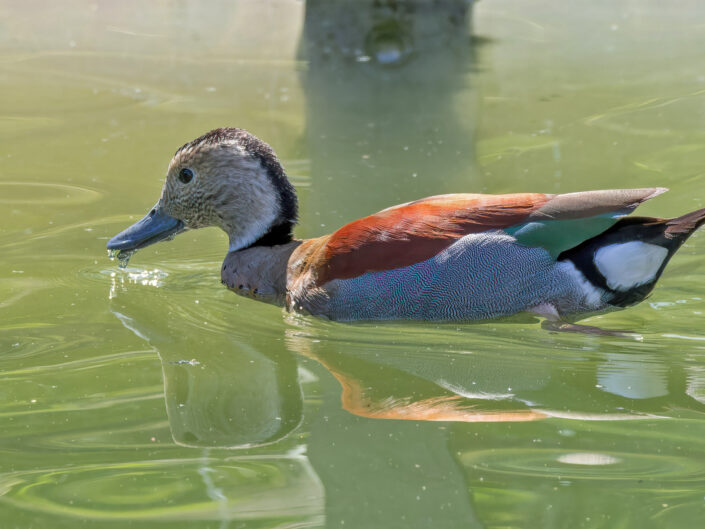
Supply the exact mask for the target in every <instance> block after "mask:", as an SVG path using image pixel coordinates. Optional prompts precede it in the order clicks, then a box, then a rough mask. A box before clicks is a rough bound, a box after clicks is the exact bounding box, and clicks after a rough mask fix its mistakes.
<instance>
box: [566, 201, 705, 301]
mask: <svg viewBox="0 0 705 529" xmlns="http://www.w3.org/2000/svg"><path fill="white" fill-rule="evenodd" d="M703 224H705V209H700V210H698V211H693V212H692V213H688V214H686V215H683V216H681V217H677V218H674V219H660V218H652V217H625V218H623V219H620V220H619V221H618V222H617V223H616V224H615V225H614V226H612V227H611V228H609V229H608V230H606V231H605V232H603V233H601V234H599V235H597V236H595V237H593V238H591V239H588V240H587V241H585V242H583V243H582V244H580V245H579V246H576V247H575V248H571V249H570V250H567V251H565V252H563V253H562V254H561V255H560V256H559V257H558V259H559V260H569V261H571V262H572V263H573V264H574V265H575V267H576V268H577V269H578V270H580V271H581V272H582V273H583V275H584V276H585V278H586V279H587V280H588V281H590V283H592V284H593V285H594V286H596V287H598V288H601V289H603V290H604V291H605V292H606V296H605V299H606V300H607V302H608V303H609V304H611V305H614V306H620V307H626V306H628V305H633V304H635V303H638V302H640V301H642V300H643V299H644V298H646V296H648V295H649V293H650V292H651V290H652V289H653V287H654V285H655V284H656V281H657V280H658V279H659V277H661V274H662V273H663V270H664V268H665V267H666V265H667V264H668V261H669V260H670V259H671V257H672V256H673V255H674V254H675V253H676V251H677V250H678V248H680V247H681V245H682V244H683V243H684V242H685V241H686V239H688V237H690V235H691V234H692V233H693V232H694V231H695V230H697V229H698V228H699V227H700V226H701V225H703Z"/></svg>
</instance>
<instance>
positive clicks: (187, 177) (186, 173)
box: [179, 167, 193, 184]
mask: <svg viewBox="0 0 705 529" xmlns="http://www.w3.org/2000/svg"><path fill="white" fill-rule="evenodd" d="M192 178H193V171H192V170H191V169H189V168H188V167H184V168H183V169H181V171H179V180H181V181H182V182H183V183H184V184H188V183H189V182H190V181H191V179H192Z"/></svg>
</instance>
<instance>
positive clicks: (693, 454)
mask: <svg viewBox="0 0 705 529" xmlns="http://www.w3.org/2000/svg"><path fill="white" fill-rule="evenodd" d="M60 4H62V5H59V3H52V2H41V1H40V2H26V3H20V2H14V3H13V2H6V3H2V4H0V94H1V95H2V97H1V98H0V205H1V206H2V214H3V215H2V217H3V220H2V222H1V223H0V527H2V529H9V528H22V529H29V528H52V529H53V528H57V529H59V528H74V527H86V528H123V527H130V528H146V527H149V528H152V527H169V528H177V529H178V528H192V527H198V528H230V529H235V528H246V529H250V528H257V529H259V528H262V529H264V528H272V527H277V528H303V527H331V528H332V527H345V528H356V529H357V528H361V529H369V528H385V529H386V528H397V527H398V528H434V529H435V528H453V529H455V528H460V527H463V528H526V529H535V528H561V529H562V528H571V529H572V528H610V529H612V528H669V529H670V528H688V529H690V528H693V527H699V526H700V525H701V524H702V521H703V520H704V519H705V445H704V444H703V439H704V438H705V333H703V321H704V318H705V315H704V313H705V279H703V272H705V234H704V233H702V232H701V233H699V234H695V235H694V236H693V237H692V238H691V239H690V240H689V242H688V244H687V245H686V246H685V247H683V248H682V249H681V251H680V252H679V253H678V255H677V256H676V258H674V260H673V261H672V263H671V264H670V265H669V267H668V269H667V271H666V273H665V275H664V277H663V278H662V280H661V281H660V283H659V286H658V287H657V288H656V290H655V291H654V293H653V295H652V297H651V298H650V299H649V300H647V301H646V302H644V303H642V304H641V305H639V306H637V307H634V308H630V309H628V310H625V311H622V312H619V313H613V314H608V315H602V316H598V317H594V318H591V319H589V320H586V323H588V324H592V325H599V326H602V327H606V328H612V329H632V330H635V331H637V332H639V333H640V334H641V335H642V336H643V341H635V340H627V339H619V338H610V337H599V336H583V335H570V334H550V333H548V332H546V331H544V330H542V329H541V328H540V327H539V325H538V324H537V322H535V321H530V320H518V321H510V322H490V323H484V324H476V325H437V324H420V323H415V324H404V323H392V324H383V325H374V324H357V325H343V324H334V323H329V322H325V321H319V320H315V319H311V318H308V317H301V316H296V315H287V314H284V313H283V312H282V311H281V310H280V309H278V308H276V307H272V306H268V305H265V304H259V303H257V302H255V301H251V300H248V299H243V298H239V297H236V296H235V295H233V294H232V293H230V292H228V291H226V290H225V289H224V288H223V287H222V286H221V285H220V282H219V266H220V262H221V260H222V258H223V256H224V253H225V251H226V247H227V239H226V237H225V235H224V234H222V233H219V232H218V231H217V230H215V229H209V230H201V231H198V232H194V231H190V232H187V233H185V234H183V235H181V236H179V237H178V238H177V239H176V240H175V241H173V242H170V243H165V244H161V245H158V246H155V247H151V248H148V249H145V250H142V251H140V252H139V253H137V254H136V255H135V256H134V257H133V258H132V261H131V262H130V265H129V267H128V268H126V269H124V270H121V269H118V267H117V264H116V262H111V261H109V260H108V259H107V257H106V252H105V243H106V241H107V239H108V238H109V237H110V236H112V235H113V234H115V233H117V232H118V231H119V230H121V229H123V228H124V227H125V226H127V225H128V224H130V223H131V222H133V221H134V220H136V219H137V218H139V217H141V216H142V215H143V214H144V213H145V212H146V211H148V209H149V208H150V207H151V206H152V205H153V204H154V202H155V201H156V200H157V198H158V196H159V191H160V188H161V183H162V182H161V179H162V178H163V176H164V173H165V169H166V165H167V163H168V161H169V159H170V157H171V155H172V153H173V152H174V150H175V149H176V148H177V147H178V146H180V145H181V144H182V143H184V142H186V141H188V140H190V139H192V138H194V137H196V136H197V135H199V134H201V133H203V132H205V131H207V130H209V129H211V128H214V127H218V126H239V127H243V128H247V129H249V130H251V131H252V132H254V133H255V134H257V135H258V136H260V137H262V138H263V139H265V140H266V141H268V142H269V143H270V144H272V145H273V146H274V148H275V149H276V150H277V152H278V154H279V156H280V157H281V159H282V162H283V163H284V165H285V167H286V168H287V171H288V173H289V175H290V177H291V179H292V181H293V182H294V183H295V185H296V187H297V189H298V192H299V195H300V198H301V219H302V220H301V224H300V226H299V228H298V231H297V235H298V236H300V237H311V236H317V235H321V234H324V233H327V232H329V231H330V230H333V229H335V228H336V227H338V226H340V225H341V224H343V223H345V222H347V221H350V220H352V219H355V218H358V217H359V216H362V215H366V214H369V213H371V212H374V211H376V210H378V209H381V208H384V207H387V206H389V205H392V204H396V203H400V202H404V201H408V200H413V199H415V198H419V197H421V196H425V195H429V194H439V193H448V192H491V193H500V192H512V191H543V192H567V191H576V190H582V189H597V188H605V187H607V188H609V187H630V186H667V187H670V188H671V192H670V193H668V194H666V195H664V196H661V197H659V198H657V199H655V200H654V201H653V202H651V203H649V204H647V205H645V206H643V208H642V210H643V212H644V213H645V214H651V215H659V216H675V215H677V214H681V213H684V212H686V211H690V210H692V209H696V208H701V207H704V206H705V169H703V167H705V128H704V127H703V123H705V69H704V68H703V65H704V64H705V63H704V62H703V59H705V55H704V54H703V50H705V5H703V4H702V2H699V1H696V0H692V1H682V2H660V1H656V0H653V1H639V2H612V1H609V0H596V1H592V2H580V3H578V2H560V1H548V0H543V1H537V2H521V1H519V0H483V1H481V2H479V3H478V4H476V5H475V6H474V7H473V8H471V9H469V10H468V12H463V8H462V5H461V6H458V5H456V2H452V1H447V2H441V3H440V4H438V5H434V6H433V7H426V8H423V7H421V6H417V7H416V8H415V9H411V10H406V9H405V8H399V9H398V10H397V11H394V10H393V9H392V8H391V7H385V5H388V4H389V5H391V4H394V3H393V2H392V3H387V2H381V3H378V4H379V5H381V7H377V8H369V6H368V7H365V6H364V5H361V4H360V3H358V4H356V6H355V7H349V6H352V4H342V5H341V4H334V3H331V2H320V1H319V2H316V1H313V0H312V1H311V2H309V3H308V4H304V3H302V2H298V1H295V0H286V1H284V0H282V1H271V2H255V1H242V2H220V3H216V2H210V3H209V4H208V5H209V7H208V8H206V7H205V4H203V3H199V2H195V1H182V2H152V3H143V2H136V1H123V2H99V3H95V4H90V3H86V2H79V1H75V2H72V3H66V2H61V3H60ZM428 5H430V4H428ZM470 11H472V12H470Z"/></svg>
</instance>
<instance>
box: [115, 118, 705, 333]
mask: <svg viewBox="0 0 705 529" xmlns="http://www.w3.org/2000/svg"><path fill="white" fill-rule="evenodd" d="M665 191H667V189H666V188H663V187H650V188H642V189H613V190H595V191H580V192H571V193H564V194H549V193H512V194H497V195H493V194H475V193H463V194H447V195H438V196H431V197H426V198H422V199H419V200H415V201H413V202H408V203H405V204H400V205H396V206H392V207H389V208H387V209H384V210H382V211H379V212H377V213H374V214H372V215H370V216H367V217H364V218H361V219H358V220H354V221H352V222H350V223H348V224H346V225H344V226H343V227H341V228H339V229H338V230H337V231H335V232H333V233H331V234H328V235H323V236H321V237H316V238H312V239H306V240H301V239H296V238H295V237H294V234H293V230H294V227H295V225H296V222H297V218H298V202H297V195H296V191H295V189H294V186H293V185H292V184H291V182H290V181H289V179H288V178H287V175H286V173H285V171H284V168H283V167H282V164H281V163H280V161H279V159H278V158H277V156H276V154H275V153H274V151H273V150H272V148H271V147H270V146H269V145H268V144H266V143H265V142H264V141H262V140H260V139H259V138H257V137H256V136H254V135H253V134H251V133H249V132H247V131H245V130H243V129H239V128H219V129H215V130H211V131H210V132H207V133H206V134H204V135H202V136H200V137H198V138H196V139H194V140H192V141H190V142H188V143H186V144H184V145H183V146H182V147H180V148H179V149H178V150H177V151H176V153H175V154H174V156H173V158H172V159H171V162H170V163H169V166H168V169H167V174H166V180H165V183H164V186H163V189H162V193H161V197H160V198H159V200H158V201H157V203H156V205H155V206H154V207H153V208H152V209H151V210H150V211H149V213H148V214H147V215H146V216H145V217H144V218H142V219H141V220H139V221H138V222H136V223H135V224H134V225H132V226H130V227H128V228H127V229H125V230H124V231H122V232H120V233H118V234H117V235H115V236H114V237H113V238H111V239H110V240H109V242H108V244H107V247H108V250H110V251H112V252H113V253H115V252H119V256H128V255H130V254H132V253H133V252H135V251H136V250H138V249H141V248H144V247H147V246H149V245H151V244H154V243H157V242H159V241H163V240H167V239H171V238H173V237H174V236H175V235H177V234H178V233H181V232H183V231H185V230H187V229H197V228H204V227H208V226H217V227H219V228H221V229H222V230H223V231H225V233H226V234H227V236H228V240H229V249H228V253H227V255H226V257H225V260H224V262H223V265H222V269H221V280H222V283H223V284H224V285H226V286H227V288H228V289H230V290H232V291H233V292H235V293H236V294H239V295H241V296H245V297H249V298H253V299H256V300H259V301H264V302H268V303H272V304H275V305H279V306H282V307H284V308H285V309H286V310H287V311H290V312H297V313H303V314H306V315H312V316H319V317H323V318H327V319H330V320H335V321H346V322H349V321H375V320H432V321H476V320H488V319H494V318H502V317H508V316H512V315H515V314H519V313H529V314H532V315H534V316H541V317H542V318H543V320H544V321H545V322H554V323H556V325H554V327H555V329H557V330H576V329H577V330H584V329H583V328H581V327H580V326H571V325H577V324H575V323H574V322H575V321H577V320H579V319H581V318H583V317H585V316H586V315H590V314H594V313H598V312H605V311H609V310H616V309H621V308H624V307H628V306H631V305H634V304H636V303H639V302H640V301H642V300H644V299H645V298H646V297H647V296H648V295H649V294H650V293H651V291H652V290H653V288H654V285H655V284H656V282H657V280H658V279H659V277H660V276H661V274H662V272H663V270H664V268H665V266H666V264H667V263H668V262H669V260H670V259H671V257H672V256H673V255H674V253H675V252H676V251H677V250H678V248H679V247H680V246H681V245H682V244H683V242H685V240H686V239H687V238H688V237H689V236H690V235H691V234H692V233H693V232H694V231H695V230H696V229H697V228H698V227H700V226H701V225H702V224H703V222H705V209H699V210H697V211H693V212H691V213H688V214H686V215H683V216H680V217H677V218H653V217H637V216H629V214H630V213H632V212H633V211H634V210H635V209H636V208H637V206H639V205H640V204H641V203H643V202H645V201H646V200H649V199H651V198H654V197H656V196H658V195H660V194H661V193H664V192H665ZM571 322H573V323H571Z"/></svg>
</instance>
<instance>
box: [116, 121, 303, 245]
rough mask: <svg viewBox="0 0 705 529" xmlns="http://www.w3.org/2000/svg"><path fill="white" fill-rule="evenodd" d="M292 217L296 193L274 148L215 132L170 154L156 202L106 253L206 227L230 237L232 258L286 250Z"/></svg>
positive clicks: (235, 132)
mask: <svg viewBox="0 0 705 529" xmlns="http://www.w3.org/2000/svg"><path fill="white" fill-rule="evenodd" d="M296 216H297V200H296V192H295V190H294V187H293V186H292V185H291V183H290V182H289V180H288V178H287V177H286V174H285V173H284V169H283V168H282V166H281V164H280V163H279V160H278V159H277V157H276V155H275V154H274V151H273V150H272V148H271V147H270V146H269V145H267V144H266V143H264V142H263V141H261V140H259V139H258V138H256V137H255V136H253V135H252V134H250V133H248V132H247V131H245V130H242V129H235V128H223V129H215V130H212V131H210V132H208V133H207V134H204V135H203V136H201V137H199V138H196V139H195V140H193V141H191V142H189V143H187V144H185V145H184V146H183V147H181V148H180V149H179V150H178V151H176V154H174V157H173V158H172V160H171V162H170V163H169V168H168V170H167V175H166V182H165V183H164V188H163V189H162V195H161V197H160V198H159V201H158V202H157V203H156V204H155V206H154V207H153V208H152V210H151V211H150V212H149V213H148V214H147V215H146V216H145V217H144V218H143V219H141V220H140V221H138V222H136V223H135V224H133V225H132V226H130V227H129V228H127V229H126V230H124V231H122V232H120V233H118V234H117V235H115V237H113V238H112V239H110V241H109V242H108V250H121V251H125V252H131V251H135V250H138V249H140V248H144V247H145V246H149V245H150V244H154V243H156V242H159V241H162V240H166V239H169V238H171V237H173V236H174V235H176V234H177V233H180V232H182V231H184V230H186V229H189V228H191V229H195V228H204V227H206V226H218V227H220V228H221V229H223V230H224V231H225V232H226V233H227V234H228V237H229V239H230V251H231V252H232V251H236V250H241V249H243V248H248V247H251V246H257V245H267V246H272V245H276V244H284V243H286V242H289V241H291V240H292V229H293V226H294V224H295V223H296Z"/></svg>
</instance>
